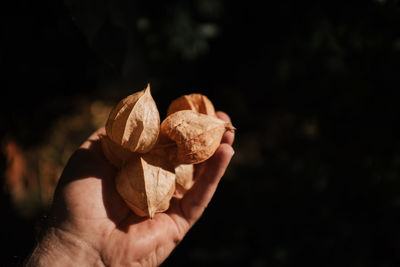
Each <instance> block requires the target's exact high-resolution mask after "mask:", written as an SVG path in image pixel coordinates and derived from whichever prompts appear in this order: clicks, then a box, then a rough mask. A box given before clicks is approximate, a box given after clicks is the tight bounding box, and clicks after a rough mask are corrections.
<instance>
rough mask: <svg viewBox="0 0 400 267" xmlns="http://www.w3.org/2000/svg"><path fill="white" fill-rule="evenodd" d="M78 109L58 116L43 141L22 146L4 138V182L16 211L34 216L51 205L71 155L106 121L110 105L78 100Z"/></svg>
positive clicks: (27, 215)
mask: <svg viewBox="0 0 400 267" xmlns="http://www.w3.org/2000/svg"><path fill="white" fill-rule="evenodd" d="M77 105H78V107H77V108H76V110H77V111H76V112H74V113H72V114H69V115H67V116H64V117H61V118H59V119H58V120H57V121H56V122H55V123H54V126H53V127H52V129H51V130H50V134H49V137H48V138H47V139H46V140H45V141H44V142H42V143H41V144H38V145H36V146H35V147H30V148H28V149H23V148H22V147H21V146H20V145H19V144H18V143H17V142H16V141H14V140H12V139H8V140H6V141H5V142H4V145H3V152H4V154H5V156H6V171H5V174H4V176H5V179H6V181H5V185H6V188H5V190H7V192H8V194H9V195H10V197H11V200H12V203H13V204H14V206H15V208H16V209H17V211H18V212H19V213H20V214H21V215H23V216H26V217H31V216H34V215H36V214H37V212H40V211H41V210H45V209H47V208H48V207H49V205H50V203H51V201H52V196H53V192H54V189H55V186H56V184H57V182H58V179H59V177H60V174H61V172H62V170H63V168H64V166H65V164H66V163H67V160H68V158H69V157H70V156H71V154H72V153H73V152H74V151H75V150H76V149H77V147H78V146H79V145H80V143H81V142H82V141H83V140H84V139H85V138H86V137H87V136H88V135H89V134H90V133H91V132H92V131H94V130H95V129H97V128H99V127H101V126H103V125H104V123H105V121H106V120H107V117H108V113H109V112H110V110H111V105H109V104H106V103H104V102H102V101H93V102H88V101H82V102H80V103H77Z"/></svg>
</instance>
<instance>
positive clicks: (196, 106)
mask: <svg viewBox="0 0 400 267" xmlns="http://www.w3.org/2000/svg"><path fill="white" fill-rule="evenodd" d="M180 110H193V111H197V112H199V113H202V114H207V115H212V116H216V115H215V108H214V105H213V103H212V102H211V101H210V99H208V97H207V96H205V95H203V94H189V95H183V96H181V97H178V98H177V99H175V100H173V101H172V102H171V104H170V105H169V107H168V111H167V116H168V115H171V114H172V113H175V112H177V111H180Z"/></svg>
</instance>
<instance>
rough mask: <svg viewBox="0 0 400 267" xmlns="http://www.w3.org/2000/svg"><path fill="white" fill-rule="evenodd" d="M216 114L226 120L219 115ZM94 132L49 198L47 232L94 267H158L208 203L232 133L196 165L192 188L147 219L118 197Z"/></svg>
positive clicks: (224, 163) (113, 171) (224, 164)
mask: <svg viewBox="0 0 400 267" xmlns="http://www.w3.org/2000/svg"><path fill="white" fill-rule="evenodd" d="M217 114H218V116H219V117H220V118H222V119H224V120H229V117H228V116H227V115H226V114H225V113H221V112H220V113H217ZM100 134H104V128H102V129H100V130H99V131H97V132H95V133H94V134H93V135H92V136H91V137H90V138H89V139H88V140H87V141H86V142H84V143H83V144H82V146H81V147H80V148H79V149H78V150H77V151H76V152H75V153H74V155H73V156H72V157H71V158H70V160H69V162H68V164H67V166H66V167H65V169H64V171H63V174H62V176H61V178H60V182H59V184H58V186H57V189H56V192H55V195H54V204H53V207H52V216H51V218H53V221H52V228H53V231H56V232H58V234H57V235H58V236H59V237H61V238H62V237H63V236H64V235H65V236H68V238H66V239H67V240H70V239H72V240H73V241H72V242H71V243H73V244H76V243H77V244H79V246H80V247H83V248H87V249H88V250H90V251H91V253H92V254H94V255H97V256H98V258H97V259H96V263H97V264H99V265H106V266H109V265H111V266H114V265H116V266H131V265H135V264H140V266H156V265H159V264H161V263H162V262H163V261H164V260H165V259H166V258H167V257H168V255H169V254H170V253H171V251H172V250H173V249H174V248H175V247H176V245H177V244H178V243H179V242H180V240H181V239H182V238H183V237H184V235H185V234H186V233H187V231H188V230H189V229H190V227H191V226H192V225H193V224H194V223H195V222H196V221H197V219H198V218H199V217H200V216H201V214H202V213H203V211H204V209H205V208H206V206H207V205H208V203H209V201H210V200H211V198H212V196H213V194H214V192H215V190H216V187H217V185H218V182H219V180H220V178H221V177H222V175H223V174H224V172H225V170H226V168H227V166H228V164H229V161H230V159H231V157H232V155H233V149H232V147H231V144H232V142H233V138H234V136H233V133H230V132H227V133H226V134H225V135H224V137H223V140H222V142H221V145H220V147H219V148H218V150H217V151H216V153H215V154H214V155H213V157H211V158H210V159H209V160H207V161H206V162H204V163H202V164H200V165H198V166H197V170H196V173H197V174H199V175H198V177H196V178H195V180H196V183H195V184H194V186H193V187H192V188H191V189H190V190H189V191H188V192H187V193H186V194H185V195H184V196H183V197H174V198H173V199H172V200H171V205H170V208H169V209H168V210H167V211H166V212H164V213H157V214H156V215H155V216H154V218H153V219H149V218H145V217H139V216H137V215H136V214H134V213H133V212H132V211H130V209H129V208H128V207H127V205H126V204H125V202H124V201H123V200H122V198H121V197H120V196H119V194H118V192H117V191H116V189H115V185H114V177H115V175H116V169H115V168H114V167H112V166H111V165H110V164H109V163H108V162H107V160H106V159H105V158H104V156H103V154H102V151H101V146H100V143H99V135H100ZM200 169H201V170H202V171H199V170H200Z"/></svg>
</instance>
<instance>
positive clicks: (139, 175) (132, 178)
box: [115, 153, 175, 218]
mask: <svg viewBox="0 0 400 267" xmlns="http://www.w3.org/2000/svg"><path fill="white" fill-rule="evenodd" d="M115 179H116V180H115V182H116V188H117V191H118V192H119V194H120V195H121V197H122V198H123V199H124V201H125V202H126V204H127V205H128V207H129V208H130V209H131V210H132V211H133V212H134V213H136V214H137V215H139V216H148V217H150V218H153V217H154V215H155V214H156V213H157V212H163V211H165V210H167V209H168V208H169V203H170V200H171V198H172V196H173V193H174V191H175V173H174V168H173V166H172V165H171V164H170V163H169V161H168V160H167V159H165V158H164V157H160V156H159V155H157V154H152V153H147V154H144V155H136V156H133V157H131V158H130V159H129V160H128V161H127V162H126V163H125V164H124V165H123V167H122V168H121V170H120V171H119V173H118V174H117V176H116V178H115Z"/></svg>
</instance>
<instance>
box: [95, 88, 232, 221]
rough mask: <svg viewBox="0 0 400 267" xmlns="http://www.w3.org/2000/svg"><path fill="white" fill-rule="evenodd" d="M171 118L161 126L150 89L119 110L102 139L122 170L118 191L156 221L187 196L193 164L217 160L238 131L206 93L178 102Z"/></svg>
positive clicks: (106, 151)
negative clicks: (216, 155) (177, 199)
mask: <svg viewBox="0 0 400 267" xmlns="http://www.w3.org/2000/svg"><path fill="white" fill-rule="evenodd" d="M167 114H168V115H167V118H166V119H165V120H164V121H163V122H162V123H161V125H160V116H159V112H158V109H157V106H156V103H155V102H154V99H153V98H152V96H151V93H150V85H148V86H147V88H146V89H144V90H142V91H139V92H136V93H134V94H132V95H130V96H128V97H126V98H124V99H123V100H121V101H120V102H119V103H118V104H117V105H116V106H115V107H114V108H113V110H112V111H111V112H110V115H109V118H108V120H107V123H106V136H101V139H100V140H101V146H102V149H103V152H104V155H105V157H106V158H107V160H108V161H109V162H110V163H111V164H112V165H114V166H115V167H116V168H117V169H119V171H118V173H117V175H116V178H115V184H116V188H117V191H118V193H119V194H120V195H121V197H122V198H123V199H124V201H125V202H126V204H127V205H128V207H129V208H130V209H131V210H132V211H133V212H134V213H136V214H137V215H139V216H148V217H150V218H153V217H154V215H155V214H156V213H157V212H163V211H165V210H167V209H168V207H169V203H170V200H171V198H172V196H173V194H174V192H177V195H175V196H177V197H179V194H180V196H183V194H185V192H186V191H187V190H189V189H190V188H191V187H192V186H193V184H194V165H193V164H197V163H200V162H203V161H205V160H207V159H208V158H209V157H211V156H212V155H213V154H214V152H215V151H216V149H217V148H218V146H219V144H220V142H221V139H222V136H223V134H224V133H225V132H226V131H233V130H235V128H234V127H233V126H232V124H231V123H227V122H224V121H223V120H220V119H218V118H217V117H216V114H215V109H214V106H213V104H212V102H211V101H210V100H209V99H208V98H207V97H206V96H204V95H202V94H190V95H185V96H182V97H180V98H177V99H175V100H174V101H173V102H172V103H171V105H170V106H169V108H168V112H167Z"/></svg>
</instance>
